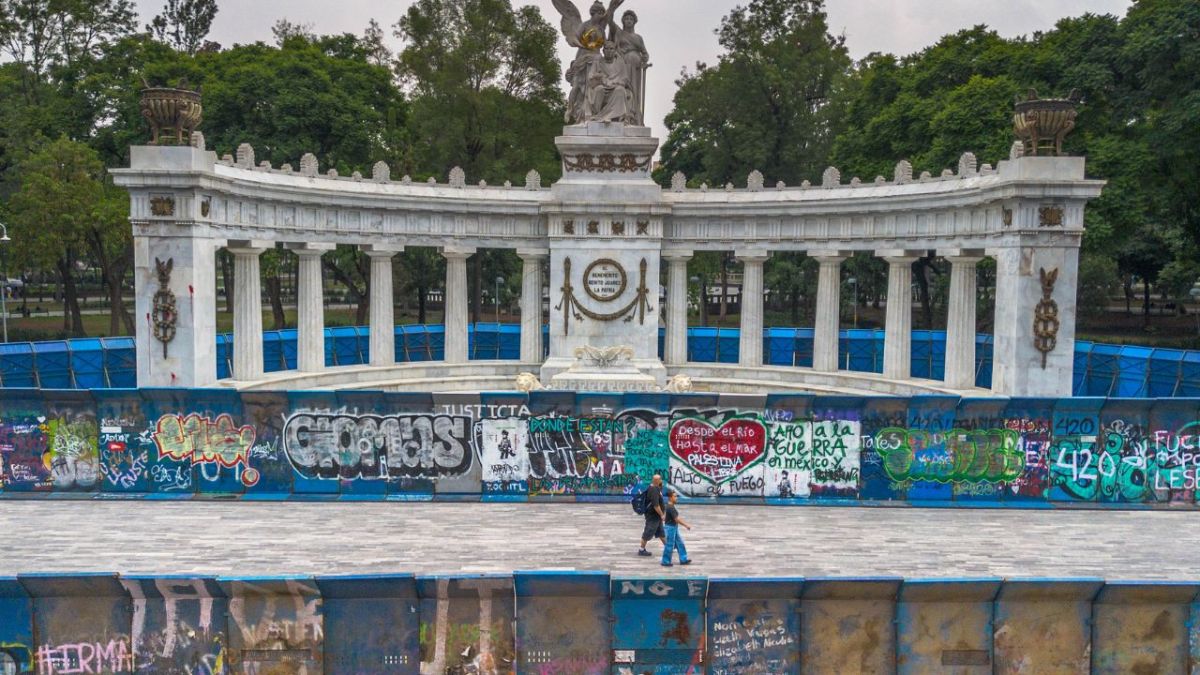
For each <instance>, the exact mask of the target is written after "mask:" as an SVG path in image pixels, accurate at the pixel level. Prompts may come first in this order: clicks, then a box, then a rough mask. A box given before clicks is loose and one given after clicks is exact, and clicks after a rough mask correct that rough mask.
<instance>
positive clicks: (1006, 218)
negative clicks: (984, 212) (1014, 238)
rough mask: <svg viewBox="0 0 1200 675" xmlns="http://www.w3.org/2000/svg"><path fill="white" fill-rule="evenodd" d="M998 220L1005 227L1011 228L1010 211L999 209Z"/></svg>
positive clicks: (1011, 217)
mask: <svg viewBox="0 0 1200 675" xmlns="http://www.w3.org/2000/svg"><path fill="white" fill-rule="evenodd" d="M1000 220H1001V222H1003V223H1004V226H1005V227H1012V221H1013V212H1012V209H1000Z"/></svg>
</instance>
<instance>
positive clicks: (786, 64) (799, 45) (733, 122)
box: [656, 0, 851, 185]
mask: <svg viewBox="0 0 1200 675" xmlns="http://www.w3.org/2000/svg"><path fill="white" fill-rule="evenodd" d="M717 36H718V40H719V42H720V45H721V47H722V48H723V49H724V50H725V52H724V53H723V54H722V55H721V57H720V60H719V61H718V63H717V65H715V66H712V67H709V66H707V65H706V64H703V63H701V64H697V69H696V71H695V72H691V73H689V72H684V73H683V75H682V76H681V78H680V79H679V80H678V81H677V84H678V85H679V90H678V91H677V92H676V94H675V108H674V110H672V111H671V113H670V114H668V115H667V118H666V124H667V130H668V135H667V140H666V142H665V143H664V145H663V148H662V162H663V163H662V167H661V168H660V169H659V171H658V172H657V173H656V176H657V178H658V179H659V181H660V182H664V181H668V180H669V179H670V176H672V175H673V174H674V173H675V172H676V171H682V172H683V173H685V174H686V175H688V176H689V178H691V180H692V181H693V182H694V183H697V184H698V183H700V182H706V183H708V184H710V185H723V184H725V183H728V182H733V183H738V184H741V183H743V182H744V181H745V179H746V176H747V175H748V174H749V173H750V171H752V170H755V169H757V170H759V171H762V172H763V174H764V176H766V177H767V179H768V180H771V181H775V180H782V181H785V182H787V183H790V184H793V185H795V184H798V183H800V181H801V180H803V179H805V178H814V177H816V176H819V175H820V174H821V172H822V171H823V170H824V168H825V166H826V162H827V158H828V155H829V150H830V146H831V144H832V143H833V139H834V137H835V135H836V134H837V132H838V130H839V129H840V123H839V122H840V119H841V113H840V110H841V105H840V103H839V101H840V100H841V99H840V98H839V97H838V96H837V92H838V90H839V87H841V86H843V84H844V76H845V74H846V73H847V72H848V70H849V68H850V65H851V63H850V58H849V57H848V56H847V53H846V48H845V45H844V40H843V38H841V37H834V36H832V35H830V34H829V27H828V22H827V20H826V15H825V7H824V2H823V1H822V0H752V1H751V2H750V4H749V5H748V6H746V7H738V8H735V9H734V10H733V11H732V12H730V14H729V15H728V16H726V17H725V18H724V19H723V20H722V22H721V27H720V28H719V29H718V31H717Z"/></svg>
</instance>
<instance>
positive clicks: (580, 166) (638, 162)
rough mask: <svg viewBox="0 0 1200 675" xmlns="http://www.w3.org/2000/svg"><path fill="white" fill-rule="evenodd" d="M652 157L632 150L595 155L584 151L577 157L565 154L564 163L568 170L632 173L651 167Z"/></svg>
mask: <svg viewBox="0 0 1200 675" xmlns="http://www.w3.org/2000/svg"><path fill="white" fill-rule="evenodd" d="M650 159H651V158H650V156H649V155H647V156H646V157H644V158H642V157H638V156H637V155H635V154H633V153H631V152H627V153H624V154H622V155H611V154H603V155H593V154H592V153H590V152H582V153H580V154H578V155H576V156H575V157H571V156H570V155H564V156H563V164H565V165H566V167H567V171H596V172H599V173H611V172H614V171H619V172H621V173H632V172H634V171H639V170H640V171H645V170H647V169H649V168H650Z"/></svg>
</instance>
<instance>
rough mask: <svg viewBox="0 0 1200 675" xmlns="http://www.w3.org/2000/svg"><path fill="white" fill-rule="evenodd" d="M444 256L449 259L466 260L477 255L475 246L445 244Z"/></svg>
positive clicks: (443, 248)
mask: <svg viewBox="0 0 1200 675" xmlns="http://www.w3.org/2000/svg"><path fill="white" fill-rule="evenodd" d="M441 254H442V257H444V258H446V259H448V260H466V259H467V258H470V257H471V256H473V255H475V247H474V246H443V247H442V250H441Z"/></svg>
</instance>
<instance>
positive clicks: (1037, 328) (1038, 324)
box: [1033, 267, 1059, 370]
mask: <svg viewBox="0 0 1200 675" xmlns="http://www.w3.org/2000/svg"><path fill="white" fill-rule="evenodd" d="M1038 271H1039V273H1040V274H1041V280H1042V300H1041V302H1039V303H1038V304H1037V307H1035V308H1034V310H1033V344H1034V347H1036V348H1037V350H1038V351H1039V352H1041V353H1042V370H1045V369H1046V357H1048V356H1049V355H1050V352H1052V351H1054V348H1055V347H1056V346H1057V345H1058V328H1059V322H1058V303H1057V302H1055V301H1054V299H1053V298H1051V297H1050V296H1051V295H1052V294H1053V293H1054V284H1055V283H1056V282H1057V281H1058V268H1057V267H1056V268H1054V269H1053V270H1051V271H1049V272H1047V271H1046V268H1045V267H1042V268H1039V269H1038Z"/></svg>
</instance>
